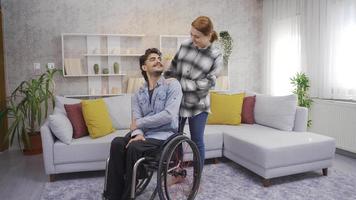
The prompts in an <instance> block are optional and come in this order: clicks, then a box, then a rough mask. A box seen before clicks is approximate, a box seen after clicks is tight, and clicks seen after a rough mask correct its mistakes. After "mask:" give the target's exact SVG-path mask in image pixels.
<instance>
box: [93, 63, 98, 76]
mask: <svg viewBox="0 0 356 200" xmlns="http://www.w3.org/2000/svg"><path fill="white" fill-rule="evenodd" d="M94 73H95V74H98V73H99V65H98V64H94Z"/></svg>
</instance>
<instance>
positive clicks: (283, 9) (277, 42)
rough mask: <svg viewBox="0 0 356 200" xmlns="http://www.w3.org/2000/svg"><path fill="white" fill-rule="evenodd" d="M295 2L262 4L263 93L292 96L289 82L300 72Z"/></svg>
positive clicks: (269, 0) (270, 0) (297, 3)
mask: <svg viewBox="0 0 356 200" xmlns="http://www.w3.org/2000/svg"><path fill="white" fill-rule="evenodd" d="M301 7H302V1H299V0H265V1H264V2H263V18H264V22H263V24H264V40H263V41H264V42H265V44H264V50H265V51H264V62H263V63H264V75H265V79H264V92H265V93H268V94H272V95H285V94H290V93H291V92H292V85H291V84H290V78H291V77H293V76H294V75H295V74H296V73H297V72H299V71H300V70H301V40H300V10H301Z"/></svg>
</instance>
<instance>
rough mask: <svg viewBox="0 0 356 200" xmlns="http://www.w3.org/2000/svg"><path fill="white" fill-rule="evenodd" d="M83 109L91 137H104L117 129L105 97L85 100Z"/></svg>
mask: <svg viewBox="0 0 356 200" xmlns="http://www.w3.org/2000/svg"><path fill="white" fill-rule="evenodd" d="M82 109H83V116H84V120H85V124H86V125H87V127H88V131H89V136H90V137H92V138H97V137H102V136H104V135H107V134H109V133H112V132H113V131H115V129H114V127H113V125H112V122H111V118H110V115H109V111H108V108H107V106H106V104H105V102H104V100H103V99H95V100H83V101H82Z"/></svg>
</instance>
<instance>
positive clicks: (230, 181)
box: [41, 162, 356, 200]
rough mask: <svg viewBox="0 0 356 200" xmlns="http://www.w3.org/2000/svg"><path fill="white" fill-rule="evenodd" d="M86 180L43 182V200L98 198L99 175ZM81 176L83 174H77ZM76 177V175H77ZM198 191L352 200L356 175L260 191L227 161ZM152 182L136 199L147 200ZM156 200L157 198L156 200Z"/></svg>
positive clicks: (291, 181) (283, 182) (203, 195)
mask: <svg viewBox="0 0 356 200" xmlns="http://www.w3.org/2000/svg"><path fill="white" fill-rule="evenodd" d="M98 173H99V172H97V174H92V175H91V176H89V177H88V176H87V177H75V178H73V175H72V177H70V178H63V177H62V180H58V181H56V182H52V183H46V184H45V187H44V190H43V193H42V198H41V199H43V200H47V199H55V200H79V199H85V200H87V199H88V200H90V199H101V192H102V191H103V183H104V177H103V172H100V173H99V174H98ZM79 174H85V173H79ZM77 176H78V175H77ZM201 184H202V186H201V190H200V192H199V194H198V196H197V198H196V199H199V200H206V199H208V200H213V199H219V200H221V199H234V200H235V199H236V200H238V199H241V200H249V199H253V200H255V199H268V200H269V199H282V200H289V199H290V200H306V199H313V200H315V199H320V200H329V199H335V200H336V199H337V200H355V199H356V190H355V186H356V174H347V173H344V172H341V171H337V170H335V169H333V168H331V169H329V175H328V176H327V177H324V176H321V171H320V172H308V173H303V174H297V175H292V176H286V177H282V178H276V179H272V184H273V185H272V186H271V187H268V188H264V187H262V186H261V179H260V178H259V177H258V176H256V175H255V174H253V173H252V172H250V171H248V170H246V169H245V168H243V167H241V166H239V165H237V164H235V163H231V162H226V163H218V164H209V165H206V166H205V168H204V174H203V180H202V182H201ZM154 185H155V180H154V181H151V183H150V185H149V186H148V188H147V189H146V191H145V193H143V194H142V195H141V196H139V197H138V198H137V199H138V200H146V199H149V197H150V195H151V192H152V191H153V188H154ZM156 199H158V197H156Z"/></svg>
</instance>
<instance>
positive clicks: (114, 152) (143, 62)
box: [104, 48, 183, 200]
mask: <svg viewBox="0 0 356 200" xmlns="http://www.w3.org/2000/svg"><path fill="white" fill-rule="evenodd" d="M140 69H141V73H142V75H143V77H144V78H145V80H146V83H145V85H144V86H142V87H141V88H140V89H139V91H138V92H136V93H135V94H134V96H133V98H132V123H131V127H130V130H131V135H130V137H117V138H115V139H114V140H113V141H112V142H111V148H110V161H109V165H108V177H107V187H106V188H105V189H106V191H105V192H104V196H105V198H107V199H115V200H116V199H121V200H126V199H129V195H130V189H131V176H132V170H133V165H134V164H135V162H136V161H137V160H138V159H139V158H141V157H144V156H150V155H155V154H157V153H158V152H157V150H158V149H159V147H160V145H161V144H163V142H164V141H165V140H166V139H167V138H168V137H169V136H171V135H172V134H174V132H173V130H178V112H179V107H180V103H181V100H182V95H183V94H182V88H181V86H180V84H179V82H178V81H170V82H167V81H165V79H164V77H163V76H161V74H162V72H163V65H162V63H161V52H160V51H159V50H158V49H156V48H152V49H147V50H146V52H145V54H144V55H142V56H141V57H140Z"/></svg>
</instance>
